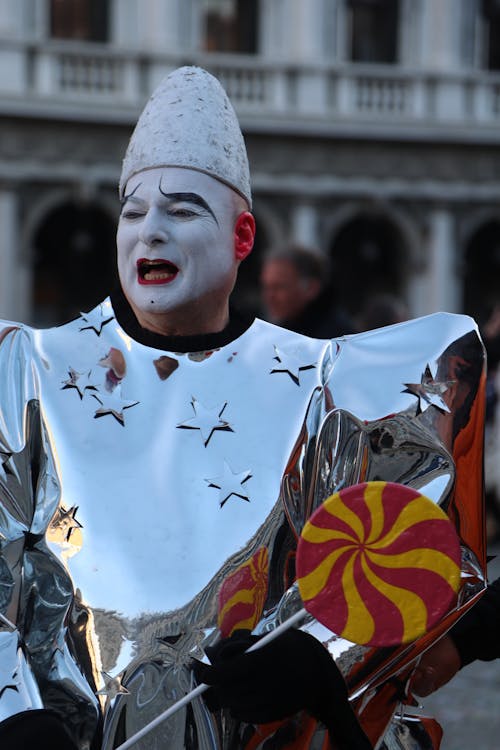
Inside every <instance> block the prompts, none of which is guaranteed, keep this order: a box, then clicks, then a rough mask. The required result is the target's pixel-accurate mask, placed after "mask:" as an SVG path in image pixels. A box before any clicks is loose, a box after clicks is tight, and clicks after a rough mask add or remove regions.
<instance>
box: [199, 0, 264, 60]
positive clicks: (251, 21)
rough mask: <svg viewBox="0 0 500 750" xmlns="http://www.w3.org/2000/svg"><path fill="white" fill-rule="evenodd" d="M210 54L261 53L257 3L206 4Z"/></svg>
mask: <svg viewBox="0 0 500 750" xmlns="http://www.w3.org/2000/svg"><path fill="white" fill-rule="evenodd" d="M202 8H203V23H204V40H203V47H204V49H205V50H207V52H243V53H255V52H257V24H258V12H257V11H258V2H257V0H202Z"/></svg>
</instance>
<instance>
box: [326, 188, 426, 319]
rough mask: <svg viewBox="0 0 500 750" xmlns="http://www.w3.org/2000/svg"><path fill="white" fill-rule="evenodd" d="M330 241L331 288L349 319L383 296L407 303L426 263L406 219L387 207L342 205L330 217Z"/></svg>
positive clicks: (361, 204) (368, 204) (353, 203)
mask: <svg viewBox="0 0 500 750" xmlns="http://www.w3.org/2000/svg"><path fill="white" fill-rule="evenodd" d="M327 237H328V246H327V254H328V256H329V258H330V262H331V274H332V285H333V287H334V289H335V292H336V294H337V295H338V300H339V304H340V305H341V306H342V307H344V308H345V309H346V310H347V311H348V312H349V313H350V314H351V315H354V316H357V315H358V314H359V313H360V311H361V309H362V307H363V306H364V304H365V302H366V300H367V299H368V298H370V297H373V296H377V295H379V294H389V295H392V296H394V297H396V298H398V299H399V300H401V301H402V302H405V303H407V301H408V300H407V297H408V285H409V281H410V275H411V273H412V272H415V271H416V269H417V268H418V267H419V266H420V265H421V264H422V258H421V253H420V251H419V246H420V243H419V240H418V230H417V228H416V226H415V225H414V223H413V221H412V220H411V219H410V217H408V215H406V214H405V213H404V212H403V211H401V210H399V209H396V208H394V207H392V206H388V205H386V204H385V203H378V202H376V203H375V202H370V203H362V202H352V203H348V204H344V205H343V206H341V207H340V208H339V209H338V210H337V211H335V212H334V213H333V215H332V216H331V217H330V220H329V222H328V226H327Z"/></svg>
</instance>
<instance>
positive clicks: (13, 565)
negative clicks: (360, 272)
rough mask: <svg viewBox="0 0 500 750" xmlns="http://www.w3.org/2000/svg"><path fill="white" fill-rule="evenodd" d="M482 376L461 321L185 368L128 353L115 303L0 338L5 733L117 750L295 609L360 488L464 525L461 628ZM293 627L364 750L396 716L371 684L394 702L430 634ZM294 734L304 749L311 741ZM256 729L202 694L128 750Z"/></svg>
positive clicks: (196, 361)
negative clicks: (348, 500)
mask: <svg viewBox="0 0 500 750" xmlns="http://www.w3.org/2000/svg"><path fill="white" fill-rule="evenodd" d="M483 360H484V357H483V348H482V344H481V342H480V339H479V337H478V334H477V331H476V328H475V325H474V323H473V321H471V319H469V318H467V317H465V316H457V315H449V314H437V315H433V316H429V317H427V318H421V319H417V320H414V321H409V322H408V323H403V324H399V325H396V326H391V327H388V328H385V329H379V330H377V331H373V332H368V333H365V334H358V335H353V336H347V337H345V338H340V339H337V340H333V341H319V340H315V339H310V338H307V337H304V336H300V335H297V334H295V333H292V332H289V331H286V330H284V329H280V328H278V327H276V326H273V325H271V324H268V323H265V322H263V321H260V320H256V321H255V322H254V323H253V324H252V325H251V327H250V328H249V329H248V330H246V331H245V332H244V333H243V334H242V335H241V336H239V337H238V338H237V339H235V340H234V341H232V342H230V343H229V344H227V345H225V346H222V347H220V348H219V349H216V350H213V351H205V352H193V353H178V352H166V351H163V350H158V349H153V348H150V347H148V346H145V345H143V344H141V343H139V342H137V341H135V340H134V339H133V338H131V337H130V336H129V335H128V334H127V332H126V331H124V330H123V329H122V328H121V327H120V325H119V324H118V322H117V320H116V318H115V315H114V311H113V308H112V306H111V303H110V301H109V300H105V301H104V302H103V303H101V304H100V305H98V306H97V307H96V308H95V309H94V310H93V311H90V312H89V313H85V314H82V315H81V316H80V317H79V318H78V319H76V320H75V321H72V322H71V323H68V324H67V325H64V326H61V327H59V328H53V329H47V330H35V329H32V328H29V327H26V326H20V325H16V324H11V323H6V324H4V326H3V328H2V329H0V545H1V551H2V555H1V557H0V667H1V669H0V675H1V676H0V718H5V717H7V716H9V715H11V714H13V713H16V712H18V711H22V710H26V709H29V708H39V707H43V706H45V707H47V708H51V709H54V710H56V711H57V712H58V713H59V714H60V715H61V716H62V717H63V720H64V722H65V724H66V725H67V726H68V727H69V729H70V731H71V733H72V735H73V737H74V738H75V740H76V742H77V743H78V745H79V747H80V748H81V749H82V750H84V748H88V747H89V746H90V742H91V741H92V738H93V737H95V735H96V732H97V733H98V735H99V737H100V735H101V734H102V737H100V740H99V741H100V742H101V743H102V747H103V748H105V749H106V750H108V748H112V747H115V746H116V745H117V744H119V743H120V742H122V741H124V740H125V738H127V737H130V736H131V735H132V734H134V732H136V731H138V730H139V729H141V728H142V727H143V726H144V725H145V724H147V723H148V722H149V721H151V720H152V719H153V718H155V717H156V716H157V715H158V714H159V713H161V712H162V711H163V710H164V709H165V708H167V707H168V705H170V704H172V703H174V702H175V701H176V700H177V699H178V698H180V697H181V696H182V695H183V694H184V693H185V692H187V691H188V690H189V689H191V688H192V687H193V686H194V678H193V675H192V671H191V667H190V665H191V660H192V659H193V658H197V659H202V658H203V657H204V653H205V648H206V646H209V645H211V644H213V643H214V642H215V640H217V639H218V638H219V637H220V636H221V635H223V636H226V635H230V634H231V632H233V631H234V630H235V629H237V628H250V629H254V630H255V631H256V632H265V631H266V630H268V629H271V628H273V627H275V626H276V625H277V624H278V623H280V622H281V621H283V620H284V619H286V617H287V616H288V615H289V614H291V613H292V612H294V611H296V609H298V608H299V607H300V606H301V603H300V600H299V596H298V593H297V588H296V585H295V571H294V554H295V548H296V541H297V534H299V533H300V530H301V528H302V526H303V524H304V523H305V521H306V520H307V518H308V517H309V515H310V513H311V512H312V511H313V510H314V509H315V508H316V507H318V505H319V504H320V503H321V502H322V500H323V499H325V498H326V497H327V496H328V495H330V494H332V493H333V492H335V491H338V490H339V489H342V488H343V487H345V486H348V485H351V484H355V483H358V482H362V481H367V480H372V479H381V480H383V481H391V482H399V483H403V484H407V485H409V486H411V487H414V488H415V489H417V490H418V491H419V492H422V493H424V494H426V495H427V496H429V497H431V499H433V500H434V501H435V502H436V503H438V504H439V505H441V507H443V508H444V509H445V510H446V512H447V513H448V515H449V516H450V518H452V520H453V521H454V523H455V525H456V528H457V531H458V533H459V535H460V538H461V541H462V544H463V562H462V568H463V584H462V587H461V591H460V597H459V608H458V610H456V611H455V610H454V611H452V612H450V614H449V615H448V618H447V622H448V623H449V624H451V623H452V622H453V621H454V619H456V618H457V617H458V616H459V614H460V613H461V612H462V611H463V610H464V608H466V607H468V606H470V604H471V603H472V602H473V601H474V598H475V596H476V595H477V594H478V593H479V592H480V591H481V590H482V589H483V588H484V585H485V583H484V581H485V574H484V571H485V549H484V540H483V528H482V516H481V514H482V453H481V451H482V429H483V396H482V394H483V388H484V372H483V367H484V362H483ZM446 626H447V625H446V623H445V624H444V625H443V628H446ZM303 627H304V628H305V629H307V630H309V631H310V632H312V633H313V634H314V635H316V637H318V638H319V639H320V640H321V641H322V642H323V643H324V644H325V646H326V647H327V648H328V649H329V651H330V653H331V654H332V658H335V659H336V661H337V664H338V666H339V667H340V669H341V670H342V672H343V674H344V676H345V678H346V680H347V683H348V685H349V688H350V692H351V695H352V700H353V703H354V705H355V707H356V710H357V712H358V715H359V717H360V720H361V722H362V723H363V726H364V727H365V729H366V731H367V733H368V734H369V736H370V738H371V739H372V741H373V742H374V743H375V742H376V741H378V739H379V738H380V737H382V735H383V734H384V732H385V729H386V727H387V725H388V723H389V722H390V719H391V716H392V714H393V712H394V710H395V708H396V706H397V702H398V700H399V697H398V696H396V697H395V693H394V690H392V692H391V691H388V690H387V689H382V688H381V687H380V686H385V685H387V684H389V683H388V681H390V680H393V678H394V675H396V674H398V675H400V678H398V679H401V682H402V684H404V675H405V674H406V672H405V670H408V669H410V668H411V664H412V663H414V661H415V659H416V657H417V656H418V654H419V653H420V651H421V650H422V648H424V647H425V644H426V643H428V642H429V640H431V639H432V638H434V637H435V634H431V635H429V636H426V637H424V638H423V639H420V640H419V641H417V642H416V643H414V644H411V645H410V646H406V647H404V648H402V647H400V648H394V649H367V648H364V647H360V646H355V645H354V644H351V643H349V642H347V641H344V640H343V639H340V638H338V637H337V636H335V635H334V634H332V633H330V632H329V631H327V630H326V629H325V628H324V627H323V626H321V625H320V624H319V623H317V622H316V621H314V620H312V618H310V617H308V618H306V619H305V622H304V625H303ZM401 675H402V676H401ZM306 724H307V727H308V728H307V736H308V737H309V739H308V740H307V742H308V743H309V744H308V745H304V746H305V747H310V748H314V747H316V745H317V744H318V743H320V742H321V741H322V738H323V737H324V730H323V729H322V728H321V727H317V728H316V729H313V730H310V727H309V724H308V720H306V719H305V718H304V719H301V718H300V717H298V718H297V717H295V718H294V727H295V729H296V732H299V733H300V731H302V730H303V731H306V729H305V727H306ZM259 731H260V729H259V728H254V727H247V726H238V725H236V724H235V722H233V721H232V720H231V719H230V718H229V717H228V716H226V715H224V714H221V715H212V714H210V713H209V712H208V711H207V709H206V708H205V706H204V703H203V701H202V700H201V699H200V698H198V699H196V700H195V701H193V703H192V704H191V705H190V706H189V707H188V708H183V709H182V710H181V711H179V712H178V713H177V714H176V715H175V716H174V717H173V718H172V719H170V720H168V721H167V722H165V724H163V725H162V726H160V727H159V728H157V729H156V730H154V732H152V733H151V734H150V735H148V736H147V737H145V738H144V739H142V740H141V741H140V742H139V743H138V744H137V747H138V748H144V749H146V748H148V749H149V748H151V749H152V748H160V747H168V748H172V749H173V750H176V749H177V748H179V750H180V749H181V748H182V749H183V748H191V747H194V748H203V749H207V750H208V749H210V750H215V749H217V750H219V749H222V748H226V747H230V746H231V747H233V746H237V747H247V746H248V747H250V746H252V747H259V741H260V740H259V736H260V735H259V734H258V732H259ZM270 731H271V730H270ZM272 731H276V730H275V729H274V730H272ZM264 740H265V737H264V736H262V742H263V741H264ZM231 743H233V744H231ZM234 743H236V745H235V744H234ZM249 743H250V744H249Z"/></svg>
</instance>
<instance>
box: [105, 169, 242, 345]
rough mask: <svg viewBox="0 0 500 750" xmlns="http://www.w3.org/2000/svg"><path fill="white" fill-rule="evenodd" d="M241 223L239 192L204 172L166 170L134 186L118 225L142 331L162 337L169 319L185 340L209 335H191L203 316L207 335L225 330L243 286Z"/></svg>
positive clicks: (123, 275) (142, 175)
mask: <svg viewBox="0 0 500 750" xmlns="http://www.w3.org/2000/svg"><path fill="white" fill-rule="evenodd" d="M235 219H236V210H235V194H234V192H233V190H231V188H229V187H228V186H227V185H224V184H223V183H222V182H219V180H216V179H215V178H213V177H210V176H209V175H206V174H204V173H202V172H197V171H195V170H190V169H182V168H177V167H158V168H154V169H147V170H144V171H142V172H139V173H137V174H136V175H134V176H133V177H131V178H130V180H129V181H128V183H127V185H126V187H125V191H124V202H123V206H122V212H121V215H120V220H119V223H118V233H117V249H118V273H119V277H120V282H121V285H122V288H123V291H124V293H125V296H126V297H127V299H128V301H129V303H130V305H131V307H132V309H133V310H134V312H135V314H136V316H137V318H138V320H139V323H140V324H141V325H143V326H144V327H145V328H151V329H153V330H160V329H161V326H162V324H163V321H164V319H165V318H166V317H167V318H171V319H172V320H175V321H176V323H175V330H176V332H177V333H180V334H182V333H197V332H199V333H202V332H204V331H202V330H200V331H196V330H194V331H193V330H191V328H192V323H193V321H196V320H199V319H200V312H202V317H203V320H204V321H206V324H205V331H209V330H220V326H217V324H216V323H215V322H211V321H214V320H215V319H218V316H220V314H221V311H224V310H227V301H228V297H229V294H230V293H231V290H232V288H233V286H234V282H235V279H236V272H237V267H238V261H237V260H236V258H235V252H234V223H235ZM155 316H162V317H161V320H162V322H160V318H159V317H155ZM179 321H181V328H183V329H185V330H181V329H180V328H179ZM214 325H215V326H216V327H215V328H213V327H212V329H211V328H210V326H214ZM164 332H165V333H169V332H171V331H169V330H165V331H164Z"/></svg>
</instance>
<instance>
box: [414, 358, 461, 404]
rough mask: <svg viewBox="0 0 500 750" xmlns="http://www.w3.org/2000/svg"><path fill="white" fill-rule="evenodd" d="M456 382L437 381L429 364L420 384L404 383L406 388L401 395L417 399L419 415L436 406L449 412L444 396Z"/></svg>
mask: <svg viewBox="0 0 500 750" xmlns="http://www.w3.org/2000/svg"><path fill="white" fill-rule="evenodd" d="M454 382H455V381H454V380H444V381H438V380H435V379H434V375H433V374H432V371H431V368H430V365H428V364H427V366H426V368H425V371H424V372H423V373H422V377H421V378H420V383H403V385H404V386H406V387H405V389H404V391H401V393H410V394H411V395H412V396H416V397H417V415H418V414H421V413H422V412H424V411H425V410H426V409H427V408H428V407H429V406H435V407H436V408H437V409H440V410H441V411H446V412H449V411H450V409H449V407H448V405H447V404H446V402H445V401H444V399H443V394H445V393H446V391H447V390H448V388H449V387H450V386H451V385H453V383H454Z"/></svg>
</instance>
